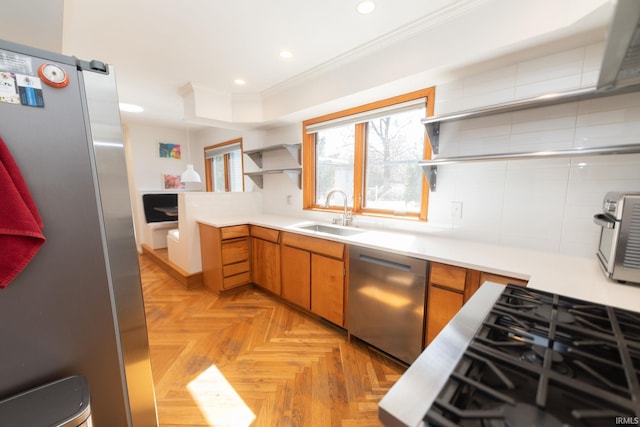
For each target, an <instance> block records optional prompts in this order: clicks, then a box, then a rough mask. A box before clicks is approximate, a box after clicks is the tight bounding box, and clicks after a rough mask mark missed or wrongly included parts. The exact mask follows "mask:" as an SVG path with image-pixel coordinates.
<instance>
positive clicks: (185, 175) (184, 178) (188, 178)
mask: <svg viewBox="0 0 640 427" xmlns="http://www.w3.org/2000/svg"><path fill="white" fill-rule="evenodd" d="M180 182H202V180H201V179H200V175H198V172H196V171H195V170H194V169H193V165H187V169H186V170H185V171H184V172H182V175H180Z"/></svg>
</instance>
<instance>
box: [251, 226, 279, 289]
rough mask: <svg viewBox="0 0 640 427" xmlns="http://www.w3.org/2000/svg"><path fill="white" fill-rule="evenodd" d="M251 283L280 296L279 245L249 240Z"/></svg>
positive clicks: (260, 240)
mask: <svg viewBox="0 0 640 427" xmlns="http://www.w3.org/2000/svg"><path fill="white" fill-rule="evenodd" d="M251 265H252V270H251V271H252V274H253V283H255V284H256V285H258V286H261V287H263V288H265V289H267V290H269V291H271V292H273V293H274V294H276V295H280V245H278V244H277V243H272V242H267V241H266V240H262V239H256V238H255V237H254V238H252V239H251Z"/></svg>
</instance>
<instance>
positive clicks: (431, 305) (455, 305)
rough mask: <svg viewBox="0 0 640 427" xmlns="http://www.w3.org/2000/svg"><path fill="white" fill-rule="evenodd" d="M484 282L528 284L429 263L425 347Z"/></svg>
mask: <svg viewBox="0 0 640 427" xmlns="http://www.w3.org/2000/svg"><path fill="white" fill-rule="evenodd" d="M485 281H491V282H495V283H501V284H504V285H506V284H508V283H513V284H516V285H521V286H526V285H527V281H526V280H521V279H515V278H512V277H506V276H500V275H497V274H492V273H486V272H484V271H478V270H472V269H467V268H463V267H457V266H453V265H447V264H441V263H437V262H432V263H431V268H430V271H429V284H428V294H427V318H426V328H425V345H428V344H429V343H430V342H431V341H433V339H434V338H435V337H436V335H438V334H439V333H440V331H441V330H442V329H444V327H445V326H446V325H447V323H449V321H450V320H451V319H452V318H453V316H455V315H456V313H457V312H458V311H459V310H460V309H461V308H462V306H463V304H464V303H465V302H467V301H468V300H469V298H471V297H472V296H473V294H474V293H475V291H477V290H478V288H479V287H480V285H482V283H484V282H485Z"/></svg>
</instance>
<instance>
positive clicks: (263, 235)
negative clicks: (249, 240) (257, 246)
mask: <svg viewBox="0 0 640 427" xmlns="http://www.w3.org/2000/svg"><path fill="white" fill-rule="evenodd" d="M251 236H253V237H257V238H258V239H262V240H268V241H269V242H274V243H278V242H279V241H280V231H278V230H274V229H272V228H264V227H259V226H257V225H252V226H251Z"/></svg>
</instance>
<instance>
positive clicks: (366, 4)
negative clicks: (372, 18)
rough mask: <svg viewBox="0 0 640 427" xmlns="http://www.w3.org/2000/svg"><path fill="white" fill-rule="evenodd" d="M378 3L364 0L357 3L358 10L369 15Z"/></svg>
mask: <svg viewBox="0 0 640 427" xmlns="http://www.w3.org/2000/svg"><path fill="white" fill-rule="evenodd" d="M375 8H376V4H375V3H374V2H372V1H371V0H364V1H361V2H359V3H358V4H357V5H356V10H357V11H358V13H360V14H362V15H367V14H369V13H371V12H373V11H374V9H375Z"/></svg>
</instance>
